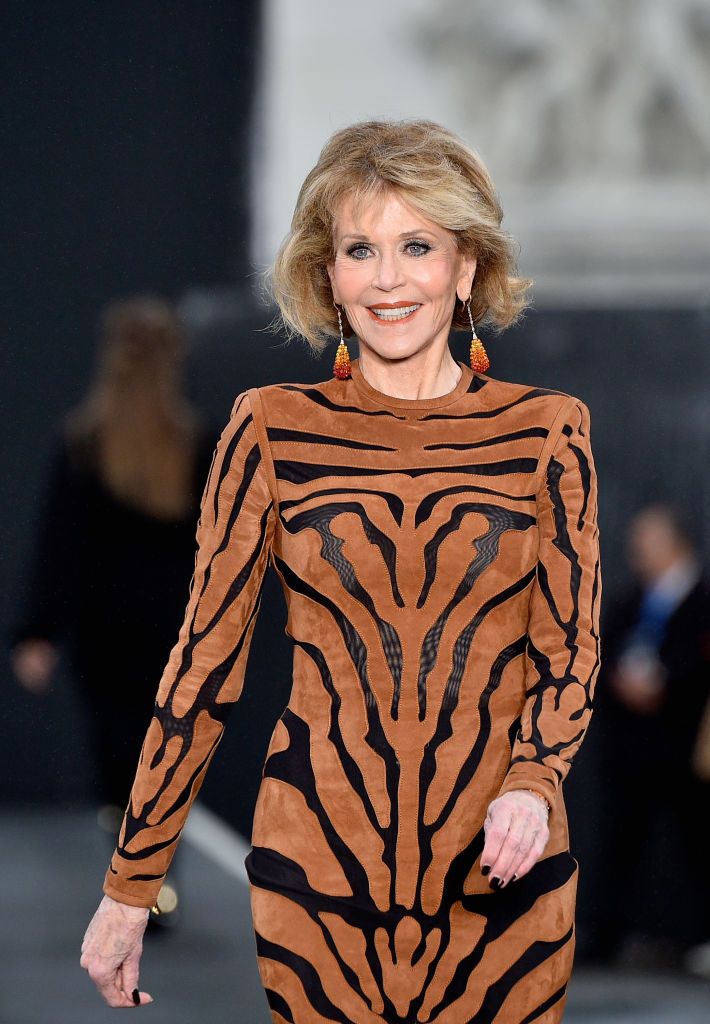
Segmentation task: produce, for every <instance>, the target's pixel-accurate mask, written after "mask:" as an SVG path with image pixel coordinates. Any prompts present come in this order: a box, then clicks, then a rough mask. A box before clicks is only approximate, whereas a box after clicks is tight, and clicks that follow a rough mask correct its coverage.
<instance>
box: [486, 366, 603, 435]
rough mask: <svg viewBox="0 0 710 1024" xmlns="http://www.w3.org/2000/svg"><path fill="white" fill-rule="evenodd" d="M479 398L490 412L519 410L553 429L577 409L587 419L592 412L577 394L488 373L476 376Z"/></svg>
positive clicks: (532, 419)
mask: <svg viewBox="0 0 710 1024" xmlns="http://www.w3.org/2000/svg"><path fill="white" fill-rule="evenodd" d="M474 380H476V381H477V382H478V385H479V386H478V390H477V392H476V393H477V395H478V396H480V397H481V398H482V399H485V401H486V406H487V408H489V409H492V410H495V409H500V410H505V409H516V410H518V411H519V412H520V413H522V414H523V415H524V414H529V415H530V420H531V421H535V422H536V423H538V424H540V425H541V426H546V427H547V429H549V430H552V429H553V428H554V427H555V425H560V424H561V423H562V421H563V420H564V419H565V418H566V417H567V416H569V415H570V414H573V413H574V411H575V409H578V410H579V411H581V413H582V414H583V415H584V416H588V415H589V410H588V408H587V406H586V405H585V403H584V401H583V400H582V399H581V398H579V397H578V396H577V395H573V394H570V393H569V392H567V391H561V390H560V389H558V388H545V387H542V386H540V385H538V384H521V383H518V382H516V381H508V380H500V379H499V378H497V377H491V376H489V375H488V374H485V373H476V374H475V376H474Z"/></svg>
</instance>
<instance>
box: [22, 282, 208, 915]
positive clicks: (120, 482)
mask: <svg viewBox="0 0 710 1024" xmlns="http://www.w3.org/2000/svg"><path fill="white" fill-rule="evenodd" d="M184 355H185V347H184V338H183V331H182V328H181V325H180V322H179V319H178V317H177V314H176V312H175V310H174V308H173V306H172V305H171V304H170V303H169V302H167V301H166V300H164V299H161V298H158V297H156V296H150V295H134V296H130V297H127V298H121V299H116V300H114V301H112V302H110V303H109V304H108V305H107V306H106V307H105V308H104V309H103V310H102V313H101V317H100V325H99V348H98V356H99V358H98V360H97V365H96V370H95V373H94V376H93V379H92V381H91V383H90V386H89V388H88V391H87V393H86V395H85V396H84V397H83V398H82V400H81V402H80V403H79V404H78V405H77V406H76V407H75V408H73V409H72V410H71V411H70V412H69V413H68V415H67V416H66V417H65V418H64V421H63V423H62V427H61V430H60V431H59V433H58V436H57V439H56V443H55V449H54V453H53V458H52V468H51V472H50V474H49V480H48V486H47V489H46V495H45V497H46V500H45V502H44V506H43V510H42V516H41V520H40V527H39V530H38V533H37V539H36V543H35V549H34V556H33V569H32V573H31V581H30V586H29V588H28V601H27V603H26V604H25V606H24V608H23V609H22V612H21V614H20V615H19V616H18V619H17V620H16V622H15V624H14V629H13V633H12V637H11V641H10V642H11V648H12V664H13V668H14V671H15V674H16V675H17V677H18V679H19V681H20V683H21V684H22V685H23V686H24V687H25V688H26V689H28V690H30V691H32V692H35V693H37V694H42V693H44V692H46V691H47V690H48V688H49V687H50V686H51V682H52V677H53V674H54V669H55V667H56V663H57V660H58V657H59V646H60V645H61V644H62V643H63V642H65V641H66V642H68V645H69V652H70V654H71V659H72V669H73V671H72V676H73V678H74V679H75V680H76V686H77V691H78V694H79V697H80V699H81V703H82V706H83V709H84V711H85V712H86V726H87V732H88V739H89V742H90V746H91V751H92V754H93V755H94V759H95V768H96V796H97V797H98V799H99V801H100V803H101V805H102V810H101V813H100V815H99V820H100V822H102V823H103V824H105V827H106V829H107V836H108V837H109V839H110V842H111V849H113V846H114V845H115V842H116V837H117V833H118V829H119V826H120V824H121V819H122V817H123V809H124V808H125V806H126V802H127V800H128V796H129V793H130V790H131V783H132V781H133V776H134V773H135V766H136V761H137V759H138V755H139V753H140V749H141V743H142V740H143V737H144V736H145V730H146V726H147V724H148V722H149V721H150V717H151V714H152V712H153V703H154V699H155V679H156V676H157V675H159V673H160V670H161V668H162V666H163V664H164V661H165V652H166V651H168V650H169V649H170V647H171V645H172V643H173V642H174V638H175V632H176V631H177V629H178V628H179V625H180V622H181V619H182V616H183V613H184V604H185V591H186V586H187V582H188V581H189V579H190V574H191V572H192V569H193V566H194V540H195V518H196V517H197V514H198V510H199V502H200V495H201V493H202V487H203V485H204V479H205V476H206V475H207V472H208V470H209V466H210V460H211V457H212V452H213V449H214V442H215V437H216V436H217V434H218V431H216V430H214V429H213V428H212V427H210V426H209V425H208V424H206V423H204V422H203V421H202V419H201V418H200V417H199V416H198V414H197V413H196V411H195V410H194V409H193V408H192V407H191V405H190V404H189V403H188V402H187V401H186V399H185V396H184V395H183V393H182V392H183V374H182V367H183V359H184ZM107 537H110V539H111V542H110V543H106V538H107ZM107 652H110V656H107ZM118 693H120V694H121V699H120V700H117V699H116V696H117V694H118ZM174 866H175V865H174ZM171 881H172V883H174V881H175V879H174V877H172V878H171ZM175 896H176V894H175V891H174V884H173V885H171V886H169V887H168V886H165V887H164V888H163V891H162V892H161V895H160V899H159V902H160V905H161V907H162V908H163V909H167V907H168V905H169V904H170V905H172V906H173V910H172V911H171V912H170V913H165V914H163V915H162V916H161V917H160V918H158V917H156V916H153V917H152V918H151V924H156V925H160V926H164V925H165V924H167V923H168V922H170V923H175V922H176V921H177V906H176V905H175Z"/></svg>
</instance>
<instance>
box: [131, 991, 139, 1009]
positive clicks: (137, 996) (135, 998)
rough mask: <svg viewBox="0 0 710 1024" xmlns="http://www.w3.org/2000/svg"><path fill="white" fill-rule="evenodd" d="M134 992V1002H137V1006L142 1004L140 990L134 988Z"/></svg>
mask: <svg viewBox="0 0 710 1024" xmlns="http://www.w3.org/2000/svg"><path fill="white" fill-rule="evenodd" d="M132 994H133V1002H134V1003H135V1004H136V1006H140V1001H141V994H140V992H139V991H138V989H137V988H134V989H133V993H132Z"/></svg>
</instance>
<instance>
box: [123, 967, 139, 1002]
mask: <svg viewBox="0 0 710 1024" xmlns="http://www.w3.org/2000/svg"><path fill="white" fill-rule="evenodd" d="M139 963H140V961H139V959H138V958H137V957H135V956H132V957H130V958H128V959H126V960H124V961H123V963H122V964H121V967H120V972H119V983H120V986H121V991H122V992H123V994H124V995H125V997H126V998H127V999H130V1000H131V1002H132V1003H135V1001H136V1000H135V997H134V995H133V992H134V990H135V989H137V988H138V968H139Z"/></svg>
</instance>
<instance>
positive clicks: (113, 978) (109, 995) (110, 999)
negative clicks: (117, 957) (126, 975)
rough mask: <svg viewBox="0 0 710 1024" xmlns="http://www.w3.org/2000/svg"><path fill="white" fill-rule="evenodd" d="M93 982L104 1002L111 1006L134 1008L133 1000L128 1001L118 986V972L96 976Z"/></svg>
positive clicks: (93, 977)
mask: <svg viewBox="0 0 710 1024" xmlns="http://www.w3.org/2000/svg"><path fill="white" fill-rule="evenodd" d="M92 980H93V982H94V984H95V985H96V987H97V989H98V990H99V992H100V993H101V996H102V997H103V1000H104V1002H106V1003H108V1005H109V1006H114V1007H119V1006H133V1000H132V999H131V1000H130V1001H129V1000H128V999H126V997H125V995H124V993H123V992H122V991H121V990H120V988H119V987H118V985H117V972H112V973H111V974H103V973H102V974H99V975H97V974H94V975H93V976H92Z"/></svg>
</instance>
